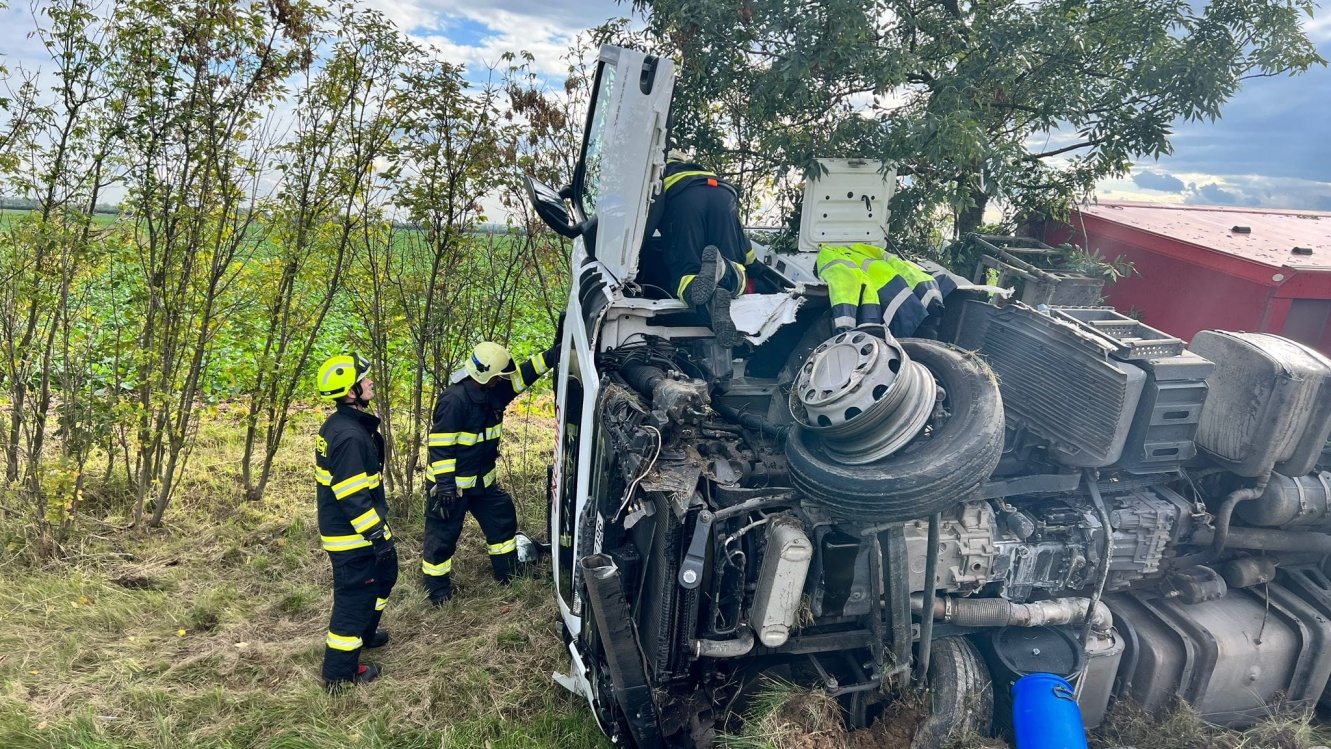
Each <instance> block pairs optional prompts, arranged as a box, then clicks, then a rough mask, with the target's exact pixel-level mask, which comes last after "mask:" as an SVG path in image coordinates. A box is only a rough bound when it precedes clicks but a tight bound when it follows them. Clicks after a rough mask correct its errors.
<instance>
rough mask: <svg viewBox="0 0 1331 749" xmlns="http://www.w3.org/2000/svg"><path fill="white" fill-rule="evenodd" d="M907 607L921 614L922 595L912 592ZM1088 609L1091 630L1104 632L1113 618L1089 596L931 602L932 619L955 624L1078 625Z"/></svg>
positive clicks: (1084, 618) (1106, 609)
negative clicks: (909, 605) (1030, 599)
mask: <svg viewBox="0 0 1331 749" xmlns="http://www.w3.org/2000/svg"><path fill="white" fill-rule="evenodd" d="M910 602H911V608H912V609H914V610H915V613H917V614H918V613H921V610H922V609H923V608H924V596H922V595H920V594H919V593H912V594H911V597H910ZM1088 611H1090V612H1091V631H1093V632H1106V631H1108V629H1109V627H1111V626H1113V622H1114V617H1113V616H1112V615H1111V614H1110V611H1109V608H1108V607H1107V606H1105V605H1104V604H1103V603H1098V604H1095V605H1094V606H1093V605H1092V604H1091V599H1089V598H1051V599H1049V600H1047V601H1032V602H1031V603H1013V602H1012V601H1009V600H1007V599H1004V598H955V597H952V596H941V597H939V598H938V599H937V600H935V601H934V618H935V619H938V620H940V621H945V622H951V623H953V624H956V625H957V626H959V627H1052V626H1061V625H1065V624H1082V623H1084V622H1085V621H1086V616H1087V612H1088Z"/></svg>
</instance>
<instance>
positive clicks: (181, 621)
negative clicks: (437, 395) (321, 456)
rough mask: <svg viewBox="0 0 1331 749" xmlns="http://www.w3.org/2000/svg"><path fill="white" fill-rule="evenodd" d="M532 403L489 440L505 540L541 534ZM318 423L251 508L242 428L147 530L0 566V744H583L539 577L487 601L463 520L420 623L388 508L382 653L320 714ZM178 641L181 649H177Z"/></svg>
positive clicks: (411, 568)
mask: <svg viewBox="0 0 1331 749" xmlns="http://www.w3.org/2000/svg"><path fill="white" fill-rule="evenodd" d="M548 401H549V397H548V396H546V397H545V398H544V399H543V400H540V401H536V402H535V403H519V404H516V405H515V406H514V407H513V408H511V409H510V413H509V417H508V419H507V420H506V423H505V427H506V429H505V431H506V436H505V445H504V455H505V457H504V462H503V463H502V464H501V477H502V480H503V481H504V483H505V485H506V486H507V487H508V488H509V489H510V491H512V492H513V494H514V496H515V498H516V499H517V501H518V505H519V515H520V518H521V526H522V527H523V528H524V529H527V530H530V531H533V532H535V533H536V534H537V535H539V536H542V537H543V536H544V533H543V532H541V530H540V528H541V525H542V523H543V521H544V494H543V492H544V482H545V468H544V466H545V463H546V462H547V461H548V459H549V455H550V452H551V449H552V447H553V441H554V431H553V427H554V422H553V418H552V409H551V407H550V404H549V402H548ZM320 419H321V414H320V412H319V411H317V410H312V411H309V412H306V413H302V414H300V415H299V416H298V417H297V419H296V425H295V431H294V433H293V434H291V435H290V436H289V438H288V440H287V441H286V443H285V445H284V446H283V448H282V451H281V453H280V454H279V457H278V467H277V469H276V470H277V475H276V476H275V477H274V480H273V482H272V484H271V488H270V490H269V493H268V496H267V497H265V499H264V500H263V501H262V502H258V503H249V502H245V501H244V500H243V499H242V496H243V493H242V490H241V487H240V484H239V477H238V470H237V467H236V464H237V461H238V457H239V451H240V447H241V428H240V414H238V413H235V412H232V413H231V414H229V415H228V414H227V413H225V412H223V413H219V414H217V415H215V416H213V417H211V418H210V420H209V421H207V422H206V423H205V424H204V426H203V430H202V433H201V435H200V448H199V449H198V450H197V451H196V453H195V459H194V461H193V462H192V468H191V470H190V472H189V478H188V480H187V481H186V483H185V485H183V486H182V487H181V491H180V493H179V494H178V499H177V500H176V503H175V504H174V506H173V507H172V508H171V510H169V511H168V513H167V516H166V525H165V527H164V528H162V529H145V530H127V529H124V528H123V526H124V525H125V524H126V523H125V518H124V517H123V516H122V514H117V513H104V520H103V521H102V522H101V523H91V524H89V526H88V527H86V529H85V530H86V531H87V533H86V534H85V535H83V536H82V537H81V538H80V541H79V543H78V544H77V546H76V547H75V548H73V549H72V555H71V558H70V559H68V560H65V561H62V562H58V563H57V562H53V563H49V564H48V565H46V566H41V567H36V568H34V567H32V566H29V565H27V564H25V563H24V562H22V561H21V555H20V554H14V553H8V554H5V556H4V557H3V559H2V560H0V612H5V613H4V614H3V615H0V618H3V621H4V624H3V626H0V747H5V749H19V748H26V747H51V748H55V747H61V748H64V747H99V748H100V747H136V748H137V747H145V748H156V747H263V748H271V749H278V748H279V747H280V748H283V749H287V748H291V749H295V748H303V747H311V748H312V747H394V748H397V747H407V748H409V747H431V748H432V749H433V748H436V747H493V748H494V749H510V748H511V749H525V748H527V747H532V748H535V747H554V746H561V747H599V746H609V744H608V742H607V741H606V740H605V739H603V738H602V736H601V734H600V731H599V729H598V728H597V726H596V723H595V720H594V719H593V717H592V715H591V713H590V712H589V711H588V710H587V708H586V707H585V705H584V703H583V702H582V701H581V700H580V699H578V698H575V697H574V696H573V695H570V694H568V693H567V692H565V691H564V690H563V689H562V688H561V687H559V686H557V685H556V684H555V683H554V682H553V681H552V680H551V678H550V677H551V674H552V673H553V672H554V671H556V670H561V671H562V670H565V669H566V668H567V657H566V652H567V651H566V650H565V649H564V647H563V644H562V642H561V640H560V638H559V635H558V634H557V633H556V630H555V620H556V608H555V605H554V602H553V597H552V595H551V589H550V585H549V583H548V582H547V580H546V578H544V577H542V578H538V579H531V580H523V581H519V582H518V583H517V584H516V585H514V586H513V587H512V588H500V587H499V586H497V585H495V584H494V582H493V581H491V580H490V577H489V562H488V559H487V557H486V553H485V547H484V540H483V538H482V536H481V534H480V530H479V528H477V527H476V526H475V525H474V523H470V522H469V525H468V527H467V529H466V530H465V531H464V533H463V539H462V544H461V548H460V550H459V552H458V555H457V557H456V560H457V561H456V562H455V565H456V566H455V568H454V569H455V575H456V576H457V578H458V583H459V585H460V586H461V588H462V591H461V593H460V595H459V597H458V599H456V600H455V601H453V602H451V603H449V604H448V605H447V606H445V607H444V608H443V609H442V610H435V609H433V608H431V607H430V606H429V605H428V602H427V600H426V598H425V596H424V594H423V592H422V590H421V588H420V585H419V572H418V570H419V569H420V567H419V560H420V538H421V522H420V508H419V507H417V506H416V504H415V502H406V501H396V502H395V503H394V507H393V511H394V516H393V521H392V522H393V526H394V533H395V535H396V536H397V537H398V539H399V541H398V548H399V550H400V554H401V558H402V577H401V580H400V582H399V583H398V587H397V588H396V590H395V591H394V594H393V598H392V602H391V603H390V605H389V608H388V610H387V611H386V612H385V618H384V626H385V627H387V628H388V629H390V630H391V631H392V632H393V642H392V643H391V644H390V645H389V646H388V647H387V648H385V649H384V650H382V651H377V652H375V653H373V654H371V655H370V656H369V657H371V658H373V659H374V660H376V661H378V662H381V663H382V664H383V665H384V667H385V669H386V670H385V675H384V677H383V678H382V679H381V680H380V681H378V682H376V683H374V684H371V685H368V686H366V687H363V688H359V689H355V690H350V691H349V692H348V693H347V694H345V695H340V696H337V697H329V696H327V695H325V694H324V692H323V690H322V688H321V683H320V680H319V666H320V661H321V658H322V653H323V633H324V631H325V629H326V626H327V617H328V611H329V607H330V606H331V603H332V594H331V588H330V586H331V574H330V571H329V568H328V561H327V555H326V554H325V553H324V552H323V551H322V550H321V549H320V548H319V545H318V531H317V527H316V524H315V519H314V501H313V483H312V481H311V480H310V467H309V455H310V449H311V445H312V441H313V434H314V432H315V431H316V430H317V428H318V424H319V421H320ZM182 630H183V635H182V634H181V632H182Z"/></svg>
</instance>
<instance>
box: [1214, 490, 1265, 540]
mask: <svg viewBox="0 0 1331 749" xmlns="http://www.w3.org/2000/svg"><path fill="white" fill-rule="evenodd" d="M1270 480H1271V474H1270V472H1267V474H1266V475H1265V476H1263V477H1261V478H1260V479H1258V480H1257V486H1253V487H1249V488H1247V489H1238V490H1235V491H1232V492H1230V493H1229V495H1228V496H1227V497H1225V499H1224V501H1223V502H1221V503H1220V510H1219V511H1218V512H1216V514H1215V536H1214V537H1213V538H1212V539H1211V553H1213V554H1219V553H1220V552H1222V551H1224V550H1225V544H1226V543H1227V542H1228V539H1229V533H1230V531H1229V523H1230V519H1231V518H1233V517H1234V508H1235V507H1238V506H1239V503H1241V502H1247V501H1248V500H1250V499H1257V498H1258V497H1260V496H1262V493H1263V492H1265V491H1266V483H1267V482H1268V481H1270Z"/></svg>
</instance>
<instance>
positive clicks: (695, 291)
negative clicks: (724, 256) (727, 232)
mask: <svg viewBox="0 0 1331 749" xmlns="http://www.w3.org/2000/svg"><path fill="white" fill-rule="evenodd" d="M719 262H721V251H720V250H718V249H717V248H716V245H714V244H709V245H707V246H706V247H704V248H703V249H702V265H700V266H698V275H697V276H694V278H693V283H690V284H689V290H688V294H687V296H688V299H686V300H685V301H687V302H688V303H689V304H692V305H693V306H695V307H701V306H703V305H705V304H707V303H708V302H710V301H711V300H712V292H714V291H716V284H717V282H718V281H720V280H721V274H722V272H724V270H725V267H724V266H721V267H720V268H718V266H717V264H718V263H719Z"/></svg>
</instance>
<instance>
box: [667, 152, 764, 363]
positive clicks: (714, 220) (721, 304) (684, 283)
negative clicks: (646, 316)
mask: <svg viewBox="0 0 1331 749" xmlns="http://www.w3.org/2000/svg"><path fill="white" fill-rule="evenodd" d="M662 182H663V185H662V187H663V189H664V200H665V207H664V210H663V213H662V216H661V225H660V230H661V240H662V245H663V246H662V248H661V253H662V255H663V256H664V265H665V273H666V277H667V279H668V280H667V283H668V284H670V287H669V289H668V291H670V292H672V293H673V294H674V295H675V296H676V297H678V298H679V299H680V301H683V302H684V303H686V304H689V305H691V306H694V307H697V308H698V309H699V310H700V311H702V312H704V313H705V314H706V316H707V318H708V324H709V325H710V326H711V328H712V332H714V333H715V334H716V339H717V343H719V344H721V345H722V346H726V347H732V346H738V345H740V344H741V343H743V342H744V336H743V334H741V333H740V332H739V331H738V330H737V329H736V328H735V323H734V321H733V320H732V319H731V317H730V300H731V299H733V298H735V297H738V296H740V295H741V294H743V293H745V292H746V291H747V286H748V272H747V271H746V269H745V267H746V266H749V265H752V264H753V263H754V262H755V260H756V257H755V255H754V252H753V246H752V244H751V243H750V242H749V238H748V237H746V236H745V235H744V226H743V224H741V223H740V220H739V191H738V190H736V189H735V187H734V186H733V185H731V184H730V183H729V182H726V181H725V180H723V179H721V178H720V177H719V176H717V174H716V172H712V171H709V170H707V169H704V168H702V167H701V166H699V165H698V164H697V163H695V162H693V161H690V160H689V159H688V158H687V157H686V156H685V155H684V154H683V153H682V152H680V151H671V152H670V154H669V155H668V157H667V158H666V166H665V174H664V177H663V179H662Z"/></svg>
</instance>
